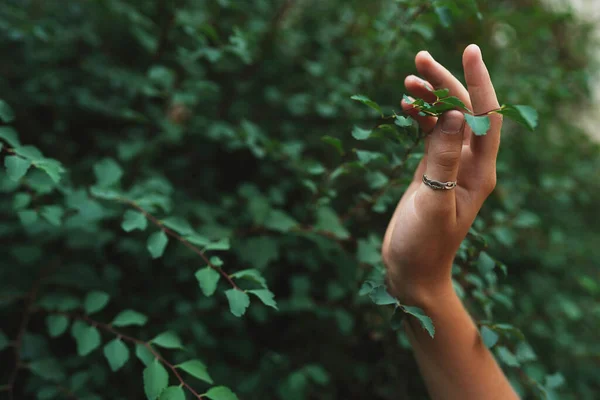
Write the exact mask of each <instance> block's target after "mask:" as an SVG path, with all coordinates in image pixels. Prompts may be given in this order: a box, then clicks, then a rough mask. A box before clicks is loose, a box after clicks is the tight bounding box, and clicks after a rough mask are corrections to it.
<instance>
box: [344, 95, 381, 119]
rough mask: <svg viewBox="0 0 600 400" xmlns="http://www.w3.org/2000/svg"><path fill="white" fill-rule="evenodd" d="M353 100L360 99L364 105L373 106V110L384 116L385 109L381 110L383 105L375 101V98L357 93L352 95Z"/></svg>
mask: <svg viewBox="0 0 600 400" xmlns="http://www.w3.org/2000/svg"><path fill="white" fill-rule="evenodd" d="M350 98H351V99H352V100H356V101H359V102H361V103H363V104H364V105H366V106H368V107H371V108H372V109H373V110H375V111H377V112H378V113H379V114H380V115H381V116H383V111H381V107H380V106H379V104H377V103H375V102H374V101H373V100H371V99H369V98H368V97H367V96H363V95H361V94H355V95H354V96H352V97H350Z"/></svg>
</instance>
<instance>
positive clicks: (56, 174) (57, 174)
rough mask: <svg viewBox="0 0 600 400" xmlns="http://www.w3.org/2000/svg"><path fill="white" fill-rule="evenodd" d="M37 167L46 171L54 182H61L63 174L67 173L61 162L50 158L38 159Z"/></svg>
mask: <svg viewBox="0 0 600 400" xmlns="http://www.w3.org/2000/svg"><path fill="white" fill-rule="evenodd" d="M35 167H36V168H39V169H41V170H42V171H44V172H45V173H46V174H47V175H48V176H49V177H50V179H51V180H52V182H54V183H59V182H60V180H61V178H62V174H64V173H65V169H64V167H63V166H62V164H61V163H59V162H58V161H56V160H51V159H49V158H46V159H43V160H36V161H35Z"/></svg>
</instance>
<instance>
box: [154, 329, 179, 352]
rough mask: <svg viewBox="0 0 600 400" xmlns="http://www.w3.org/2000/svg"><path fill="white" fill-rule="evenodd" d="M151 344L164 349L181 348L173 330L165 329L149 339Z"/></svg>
mask: <svg viewBox="0 0 600 400" xmlns="http://www.w3.org/2000/svg"><path fill="white" fill-rule="evenodd" d="M151 342H152V343H153V344H155V345H157V346H160V347H164V348H165V349H183V344H181V339H179V336H177V334H175V333H174V332H171V331H167V332H163V333H161V334H159V335H158V336H156V337H155V338H154V339H152V341H151Z"/></svg>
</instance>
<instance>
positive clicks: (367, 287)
mask: <svg viewBox="0 0 600 400" xmlns="http://www.w3.org/2000/svg"><path fill="white" fill-rule="evenodd" d="M379 286H381V285H380V284H378V283H376V282H373V281H365V282H364V283H363V284H362V286H361V287H360V290H359V291H358V295H359V296H365V295H367V294H369V293H371V292H372V291H373V290H374V289H375V288H377V287H379Z"/></svg>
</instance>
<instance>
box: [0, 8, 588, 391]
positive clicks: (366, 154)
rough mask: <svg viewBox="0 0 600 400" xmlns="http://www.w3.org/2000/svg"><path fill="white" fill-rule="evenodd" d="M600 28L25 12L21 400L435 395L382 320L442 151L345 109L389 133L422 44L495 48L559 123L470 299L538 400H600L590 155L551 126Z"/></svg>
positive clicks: (16, 141) (16, 250)
mask: <svg viewBox="0 0 600 400" xmlns="http://www.w3.org/2000/svg"><path fill="white" fill-rule="evenodd" d="M415 4H416V5H415ZM586 29H587V27H585V26H583V25H581V24H579V23H578V22H577V21H575V20H574V19H573V18H572V17H571V16H570V15H565V14H556V13H553V12H548V11H544V9H543V8H542V7H541V6H540V5H539V4H538V3H537V1H535V0H533V1H529V2H526V3H523V2H522V1H516V0H515V1H496V2H489V3H488V2H481V4H479V8H478V7H477V5H476V3H475V2H474V1H470V0H462V1H459V0H454V1H449V0H448V1H423V2H415V3H412V2H408V1H392V0H374V1H369V2H365V1H359V0H345V1H316V0H302V1H300V0H298V1H290V0H286V1H271V0H247V1H244V2H236V1H232V0H218V1H211V2H197V1H192V0H177V1H174V0H173V1H169V0H159V1H141V0H101V1H94V2H91V1H83V0H78V1H70V2H63V1H58V0H45V1H36V0H29V1H25V0H5V1H4V2H3V3H2V4H1V5H0V33H1V37H0V38H1V39H0V50H1V52H2V54H3V55H4V56H3V60H2V62H1V63H0V76H1V78H0V90H1V91H0V97H1V98H2V99H3V101H2V102H0V119H2V121H3V122H4V124H3V125H1V126H0V142H1V143H2V145H1V146H2V147H1V151H2V155H1V157H2V163H3V165H4V166H5V169H3V170H2V172H1V173H0V192H1V193H2V196H1V197H0V212H1V213H2V222H0V237H1V238H2V243H1V244H0V253H1V254H2V258H1V261H0V262H1V265H2V268H1V269H0V301H1V302H0V318H1V320H2V321H3V322H2V328H1V329H2V330H1V331H0V351H1V352H0V355H1V357H2V358H1V359H0V368H1V369H0V370H1V371H2V372H1V373H0V378H1V379H2V380H1V381H0V385H4V386H1V387H0V388H1V390H2V391H3V392H5V393H7V394H9V395H11V396H12V397H13V398H38V399H52V398H78V399H99V398H110V399H119V398H128V399H133V398H144V396H146V397H148V398H152V399H154V398H158V397H160V398H161V399H166V398H169V399H183V398H185V396H187V398H190V396H192V395H193V394H194V393H195V394H196V397H200V396H201V397H202V398H208V399H212V400H222V399H225V400H228V399H235V398H237V397H236V396H239V398H242V399H250V398H257V399H258V398H260V399H263V398H281V399H290V400H296V399H298V400H300V399H310V398H318V399H338V398H348V399H364V398H372V399H392V398H394V399H396V398H417V399H418V398H424V397H426V395H425V391H424V386H423V383H422V382H421V380H420V378H419V375H418V373H417V370H416V365H415V362H414V360H413V358H412V355H411V353H410V349H409V345H408V342H407V339H406V337H405V335H404V334H403V333H402V331H394V330H392V329H391V327H390V318H391V314H392V311H393V309H390V308H389V306H388V307H384V306H376V305H373V304H372V301H371V299H373V300H375V302H379V303H381V302H382V301H379V300H378V293H379V294H380V290H379V289H376V287H378V285H380V284H381V282H382V280H383V268H382V264H381V260H380V254H379V246H380V243H381V238H382V235H383V232H384V229H385V226H386V223H387V220H388V218H389V215H390V214H391V211H392V209H393V207H394V206H395V203H396V202H397V200H398V199H399V198H400V196H401V195H402V192H403V190H404V188H405V186H406V184H407V183H408V181H409V180H410V176H411V174H412V171H413V169H414V167H415V165H416V163H417V162H418V160H419V158H420V156H421V154H422V151H423V150H422V144H421V141H420V137H419V135H418V134H417V133H416V132H415V131H413V130H411V129H410V127H407V126H398V125H393V124H382V123H381V121H379V120H378V118H379V117H378V114H377V112H374V111H372V110H370V109H369V108H367V107H364V106H362V105H361V104H359V103H357V102H355V101H352V100H351V99H350V97H351V96H353V95H355V94H357V93H364V94H365V95H367V96H368V97H370V98H372V99H376V100H377V101H378V102H379V103H380V104H381V105H382V108H383V110H384V111H385V113H386V114H389V113H391V112H393V110H396V109H398V108H399V101H400V100H401V98H402V94H403V88H402V79H403V77H404V76H405V75H407V74H408V73H413V68H414V67H413V64H412V63H413V56H414V54H415V53H416V52H417V51H418V50H421V49H424V48H426V49H428V50H429V51H430V52H431V53H432V54H433V55H434V56H435V57H436V58H437V59H439V60H441V61H443V62H444V64H446V65H448V66H450V67H451V68H452V70H453V71H455V72H456V74H457V76H460V70H461V69H460V68H461V67H460V52H461V51H462V48H464V46H465V45H466V44H468V43H469V42H477V43H479V44H481V46H482V47H483V49H484V55H485V58H486V60H487V62H488V64H489V65H490V66H491V73H492V76H493V79H494V82H495V84H496V87H497V91H498V93H499V98H500V99H501V101H503V102H506V103H516V104H531V105H533V106H534V107H535V108H537V109H538V110H539V111H540V118H541V119H540V128H539V129H538V130H537V131H536V133H533V134H532V133H530V132H528V131H527V130H526V129H524V128H522V127H519V126H518V125H514V124H511V123H507V124H506V127H505V130H504V139H503V150H502V151H501V155H500V161H499V167H498V174H499V180H498V181H499V186H498V188H497V190H496V193H495V195H494V197H493V199H491V200H490V201H489V202H488V204H486V207H485V208H484V210H483V211H482V213H481V216H480V217H479V218H478V220H477V221H476V224H475V226H474V228H473V230H472V232H471V234H470V235H469V237H468V238H467V240H466V241H465V243H464V245H463V247H462V248H461V251H460V253H459V254H458V255H457V259H456V265H455V271H454V273H455V275H454V278H455V285H456V290H457V291H458V293H459V294H460V295H461V296H462V297H463V299H464V301H465V303H466V304H467V305H468V306H469V308H470V309H471V310H472V312H473V315H474V316H475V318H476V319H477V320H478V321H479V325H480V327H481V333H482V335H483V337H484V340H485V341H486V343H487V344H488V345H489V346H490V347H492V351H494V353H495V354H496V356H497V357H498V359H499V360H500V362H501V364H502V365H503V367H505V369H506V372H507V374H508V376H509V377H510V378H511V381H512V382H513V384H514V385H515V387H517V388H518V390H519V391H520V392H521V393H522V394H523V395H524V397H531V398H548V399H550V398H558V396H559V395H560V397H561V398H565V399H592V398H594V394H595V393H597V391H598V390H600V387H598V382H597V374H598V354H599V352H600V348H599V347H598V346H599V345H598V342H597V337H596V335H597V329H596V328H597V327H598V326H599V324H600V301H599V300H600V285H599V283H598V278H599V276H598V270H597V267H596V266H595V263H596V260H597V259H598V256H600V254H599V251H600V250H599V249H598V246H597V245H596V243H597V242H598V239H599V238H598V230H596V229H595V226H594V222H595V218H596V217H597V214H598V213H597V208H596V207H597V206H596V204H598V200H599V199H598V193H600V185H599V184H598V181H597V180H594V179H590V178H591V177H593V176H594V172H595V171H597V170H598V148H597V146H596V145H594V144H592V143H590V141H589V140H588V139H587V138H586V136H585V134H584V133H583V132H581V131H579V130H578V129H577V128H576V124H575V123H574V121H573V119H574V118H575V117H576V115H575V116H574V115H573V114H569V115H563V114H562V113H560V112H558V111H557V110H559V109H560V108H561V107H562V106H564V105H565V104H573V103H581V102H584V101H585V98H586V96H587V81H586V78H587V76H588V75H587V73H586V71H585V66H586V65H587V58H586V57H587V56H585V54H588V53H587V51H586V46H587V40H586V36H585V33H586ZM374 127H377V128H374ZM357 139H358V140H357ZM34 146H35V147H34ZM505 275H507V276H505ZM366 281H368V282H374V283H367V284H365V285H364V286H363V283H364V282H366ZM361 287H362V289H361ZM238 289H242V290H238ZM371 289H375V290H371ZM366 293H370V296H366V295H364V294H366ZM370 297H371V299H370ZM392 322H393V321H392ZM181 385H183V386H181ZM167 386H169V388H168V389H166V390H164V389H165V387H167ZM229 388H230V389H229ZM232 391H233V392H235V393H236V394H235V395H234V394H233V392H232ZM5 393H3V394H5ZM192 397H193V396H192Z"/></svg>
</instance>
